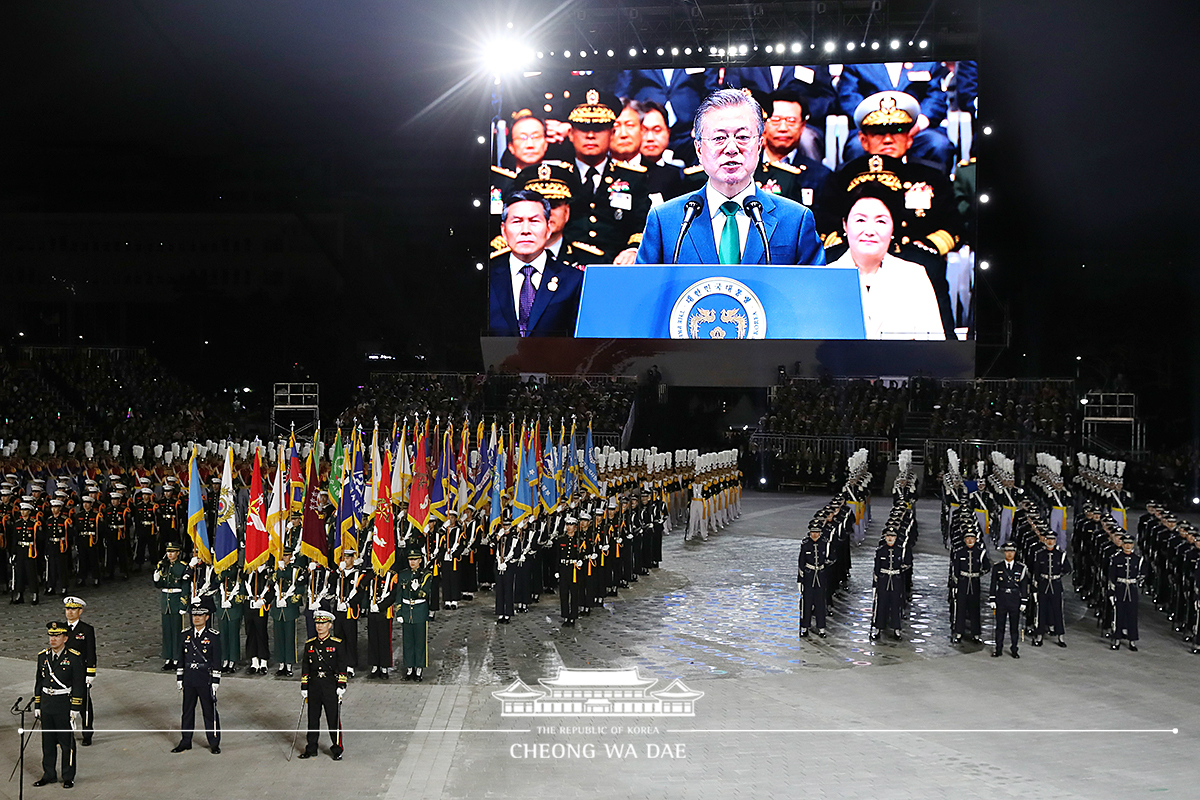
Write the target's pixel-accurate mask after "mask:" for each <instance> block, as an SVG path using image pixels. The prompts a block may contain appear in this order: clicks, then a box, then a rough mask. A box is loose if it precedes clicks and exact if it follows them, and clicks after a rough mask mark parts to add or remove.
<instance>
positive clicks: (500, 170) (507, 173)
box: [492, 164, 517, 178]
mask: <svg viewBox="0 0 1200 800" xmlns="http://www.w3.org/2000/svg"><path fill="white" fill-rule="evenodd" d="M492 172H495V173H497V174H498V175H503V176H505V177H506V178H516V177H517V173H515V172H513V171H512V170H511V169H505V168H504V167H498V166H496V165H495V164H493V165H492Z"/></svg>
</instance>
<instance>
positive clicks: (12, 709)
mask: <svg viewBox="0 0 1200 800" xmlns="http://www.w3.org/2000/svg"><path fill="white" fill-rule="evenodd" d="M24 699H25V698H24V697H18V698H17V702H15V703H13V707H12V708H10V709H9V710H8V713H10V714H16V713H17V708H19V707H20V705H21V701H22V700H24Z"/></svg>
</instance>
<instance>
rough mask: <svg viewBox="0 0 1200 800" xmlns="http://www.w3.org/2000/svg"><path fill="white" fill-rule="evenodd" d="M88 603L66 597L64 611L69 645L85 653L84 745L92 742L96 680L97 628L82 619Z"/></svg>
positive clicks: (72, 597)
mask: <svg viewBox="0 0 1200 800" xmlns="http://www.w3.org/2000/svg"><path fill="white" fill-rule="evenodd" d="M86 606H87V603H85V602H84V601H83V599H82V598H79V597H74V596H70V597H64V598H63V612H64V613H65V614H66V616H67V647H69V648H71V649H72V650H75V651H76V652H79V653H82V654H83V666H84V670H85V675H84V684H85V685H84V695H85V697H86V699H85V702H84V704H83V746H84V747H90V746H91V744H92V731H93V730H95V714H94V712H93V711H92V683H94V682H95V680H96V629H95V628H93V627H92V626H91V625H89V624H87V623H86V622H84V621H83V620H82V619H80V617H81V616H83V609H84V608H85V607H86Z"/></svg>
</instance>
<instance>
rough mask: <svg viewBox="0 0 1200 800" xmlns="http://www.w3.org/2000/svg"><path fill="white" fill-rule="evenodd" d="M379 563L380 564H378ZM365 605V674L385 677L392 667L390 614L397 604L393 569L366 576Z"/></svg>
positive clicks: (380, 677)
mask: <svg viewBox="0 0 1200 800" xmlns="http://www.w3.org/2000/svg"><path fill="white" fill-rule="evenodd" d="M381 566H382V565H381ZM369 588H370V595H369V597H368V601H369V605H368V607H367V661H369V662H370V664H371V674H370V675H368V676H367V677H369V678H378V679H380V680H384V681H386V680H388V679H389V673H390V672H391V669H392V617H393V615H394V614H395V605H396V573H395V572H393V571H392V570H390V569H387V570H383V571H382V572H380V571H379V569H378V568H376V569H375V571H373V572H372V573H371V574H370V576H369Z"/></svg>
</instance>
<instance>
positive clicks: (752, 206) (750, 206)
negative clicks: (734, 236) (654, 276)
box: [671, 195, 771, 266]
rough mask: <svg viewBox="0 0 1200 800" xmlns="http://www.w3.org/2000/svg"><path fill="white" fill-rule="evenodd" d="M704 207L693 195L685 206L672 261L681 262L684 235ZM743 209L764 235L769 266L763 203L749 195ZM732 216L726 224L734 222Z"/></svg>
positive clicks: (769, 257) (768, 246) (768, 264)
mask: <svg viewBox="0 0 1200 800" xmlns="http://www.w3.org/2000/svg"><path fill="white" fill-rule="evenodd" d="M702 208H704V204H703V203H701V202H700V201H699V200H698V199H697V198H695V197H693V198H692V199H691V200H688V201H687V203H686V204H685V205H684V207H683V223H682V224H681V225H680V226H679V238H678V239H676V240H675V252H674V254H673V255H672V256H671V263H672V264H676V263H678V262H679V250H680V248H681V247H683V237H684V236H686V235H687V231H688V228H690V227H691V225H692V220H694V219H695V218H696V215H697V214H699V213H700V209H702ZM742 210H743V211H745V212H746V216H747V217H749V218H750V221H751V222H753V223H754V227H755V228H756V229H757V230H758V235H759V236H761V237H762V243H763V252H764V253H765V254H766V258H767V266H770V265H771V245H770V244H769V243H768V241H767V228H766V226H765V225H763V218H762V210H763V205H762V203H761V202H760V201H759V200H758V198H756V197H754V195H749V196H747V197H746V199H745V200H743V201H742ZM732 222H733V220H732V217H731V218H730V220H729V222H727V223H726V224H732Z"/></svg>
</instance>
